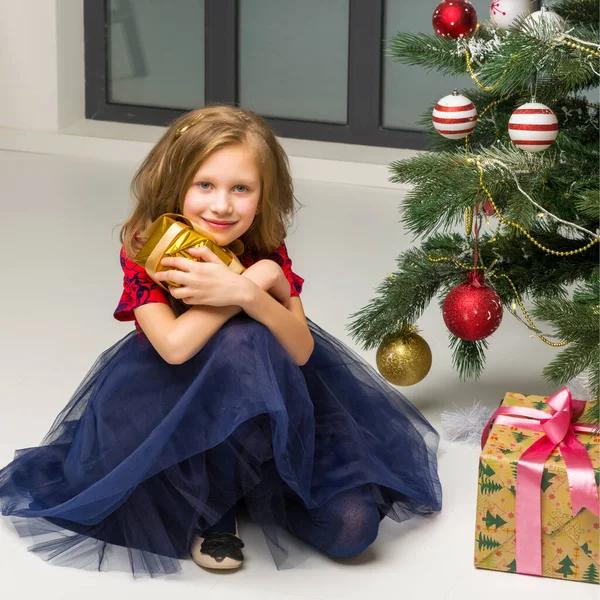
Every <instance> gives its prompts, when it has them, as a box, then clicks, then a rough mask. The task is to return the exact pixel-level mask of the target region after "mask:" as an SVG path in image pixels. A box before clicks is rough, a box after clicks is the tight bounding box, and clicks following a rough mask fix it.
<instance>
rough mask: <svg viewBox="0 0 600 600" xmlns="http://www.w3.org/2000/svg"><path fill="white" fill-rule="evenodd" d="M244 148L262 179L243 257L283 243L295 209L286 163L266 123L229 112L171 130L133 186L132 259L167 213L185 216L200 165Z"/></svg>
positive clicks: (210, 111) (200, 115)
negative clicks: (149, 229)
mask: <svg viewBox="0 0 600 600" xmlns="http://www.w3.org/2000/svg"><path fill="white" fill-rule="evenodd" d="M232 144H246V145H247V147H248V148H249V149H250V151H251V152H252V154H253V155H254V158H255V161H256V167H257V169H258V172H259V175H260V179H261V197H260V200H259V204H258V206H259V213H258V214H257V215H256V217H255V219H254V221H253V223H252V225H251V226H250V229H248V231H246V233H244V235H242V237H241V240H242V241H243V242H244V246H245V252H244V254H245V255H248V254H251V255H253V256H255V257H260V256H265V255H267V254H269V253H270V252H272V251H273V250H274V249H275V248H277V247H278V246H279V245H280V244H281V243H282V242H283V240H284V239H285V237H286V232H287V227H289V225H290V223H291V220H292V217H293V215H294V212H295V209H296V200H295V198H294V192H293V186H292V178H291V175H290V171H289V164H288V159H287V156H286V154H285V152H284V151H283V148H282V147H281V146H280V144H279V142H278V141H277V139H276V138H275V135H274V134H273V132H272V131H271V128H270V127H269V126H268V125H267V123H266V122H265V121H264V120H263V119H262V118H261V117H260V116H258V115H257V114H255V113H253V112H250V111H247V110H243V109H241V108H235V107H230V106H210V107H206V108H201V109H198V110H194V111H192V112H189V113H187V114H185V115H183V116H181V117H179V118H178V119H177V120H176V121H174V122H173V123H172V124H171V126H170V127H169V128H168V130H167V131H166V133H165V134H164V135H163V136H162V138H161V139H160V141H159V142H158V143H157V144H156V146H154V148H153V149H152V150H151V151H150V154H148V156H147V157H146V159H145V160H144V162H143V163H142V165H141V166H140V168H139V169H138V171H137V172H136V174H135V175H134V177H133V180H132V182H131V193H132V195H133V197H134V198H135V199H136V200H137V205H136V207H135V210H134V211H133V214H132V215H131V216H130V217H129V219H128V220H127V221H126V223H125V224H124V225H123V227H122V229H121V235H120V237H121V243H122V244H123V246H124V248H125V251H126V253H127V255H128V256H129V257H130V258H132V257H133V256H135V254H136V253H137V251H138V250H139V247H140V244H139V242H138V241H137V240H136V237H137V236H139V235H140V233H142V232H143V231H144V230H145V229H146V228H147V227H148V226H149V225H150V224H151V223H152V222H153V221H155V220H156V219H157V218H158V217H159V216H160V215H162V214H164V213H179V214H181V213H182V211H183V202H184V199H185V195H186V193H187V191H188V189H189V188H190V186H191V185H192V181H193V178H194V175H195V174H196V172H197V171H198V169H199V168H200V166H201V165H202V163H203V162H204V161H205V160H206V159H207V158H208V157H209V156H210V155H211V154H212V153H213V152H215V151H216V150H219V149H220V148H224V147H226V146H229V145H232Z"/></svg>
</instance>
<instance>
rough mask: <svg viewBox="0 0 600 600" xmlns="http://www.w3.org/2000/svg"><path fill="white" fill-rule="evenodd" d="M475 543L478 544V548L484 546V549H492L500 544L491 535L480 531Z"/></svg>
mask: <svg viewBox="0 0 600 600" xmlns="http://www.w3.org/2000/svg"><path fill="white" fill-rule="evenodd" d="M477 544H478V546H479V550H481V549H482V548H485V549H486V550H492V549H493V548H497V547H498V546H499V545H500V542H497V541H496V540H494V539H492V538H491V537H489V536H487V535H484V534H483V533H480V534H479V537H478V538H477Z"/></svg>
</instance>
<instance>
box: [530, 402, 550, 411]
mask: <svg viewBox="0 0 600 600" xmlns="http://www.w3.org/2000/svg"><path fill="white" fill-rule="evenodd" d="M533 406H534V408H537V409H538V410H544V407H545V406H548V403H547V402H546V401H545V400H536V401H535V402H534V403H533Z"/></svg>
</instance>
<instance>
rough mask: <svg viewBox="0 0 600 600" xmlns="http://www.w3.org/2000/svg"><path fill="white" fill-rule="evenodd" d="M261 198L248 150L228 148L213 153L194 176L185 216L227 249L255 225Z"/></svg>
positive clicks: (243, 145) (236, 146)
mask: <svg viewBox="0 0 600 600" xmlns="http://www.w3.org/2000/svg"><path fill="white" fill-rule="evenodd" d="M260 194H261V188H260V175H259V173H258V169H257V168H256V164H255V160H254V157H253V155H252V153H251V151H250V150H249V149H248V146H247V145H245V144H235V145H231V146H225V147H224V148H220V149H219V150H216V151H215V152H213V153H212V154H211V155H210V156H209V157H208V158H207V159H206V160H205V161H204V163H202V165H201V166H200V168H199V169H198V171H197V172H196V174H195V175H194V179H193V180H192V185H191V187H190V189H189V190H188V191H187V193H186V195H185V199H184V201H183V216H184V217H187V218H188V219H190V220H192V221H193V222H194V223H196V224H197V225H199V226H200V227H201V228H202V229H205V230H206V231H208V232H209V233H210V234H211V235H212V236H213V237H214V238H215V241H216V242H217V244H219V245H220V246H226V245H227V244H230V243H231V242H233V241H234V240H236V239H238V238H239V237H240V236H241V235H242V234H244V233H245V232H246V231H248V229H249V228H250V225H252V221H254V217H255V216H256V214H257V212H258V202H259V200H260Z"/></svg>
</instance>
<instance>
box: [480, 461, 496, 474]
mask: <svg viewBox="0 0 600 600" xmlns="http://www.w3.org/2000/svg"><path fill="white" fill-rule="evenodd" d="M495 474H496V471H494V470H493V469H492V467H490V465H488V464H487V463H485V462H483V461H482V460H480V461H479V477H480V478H482V477H484V476H485V477H491V476H492V475H495Z"/></svg>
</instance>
